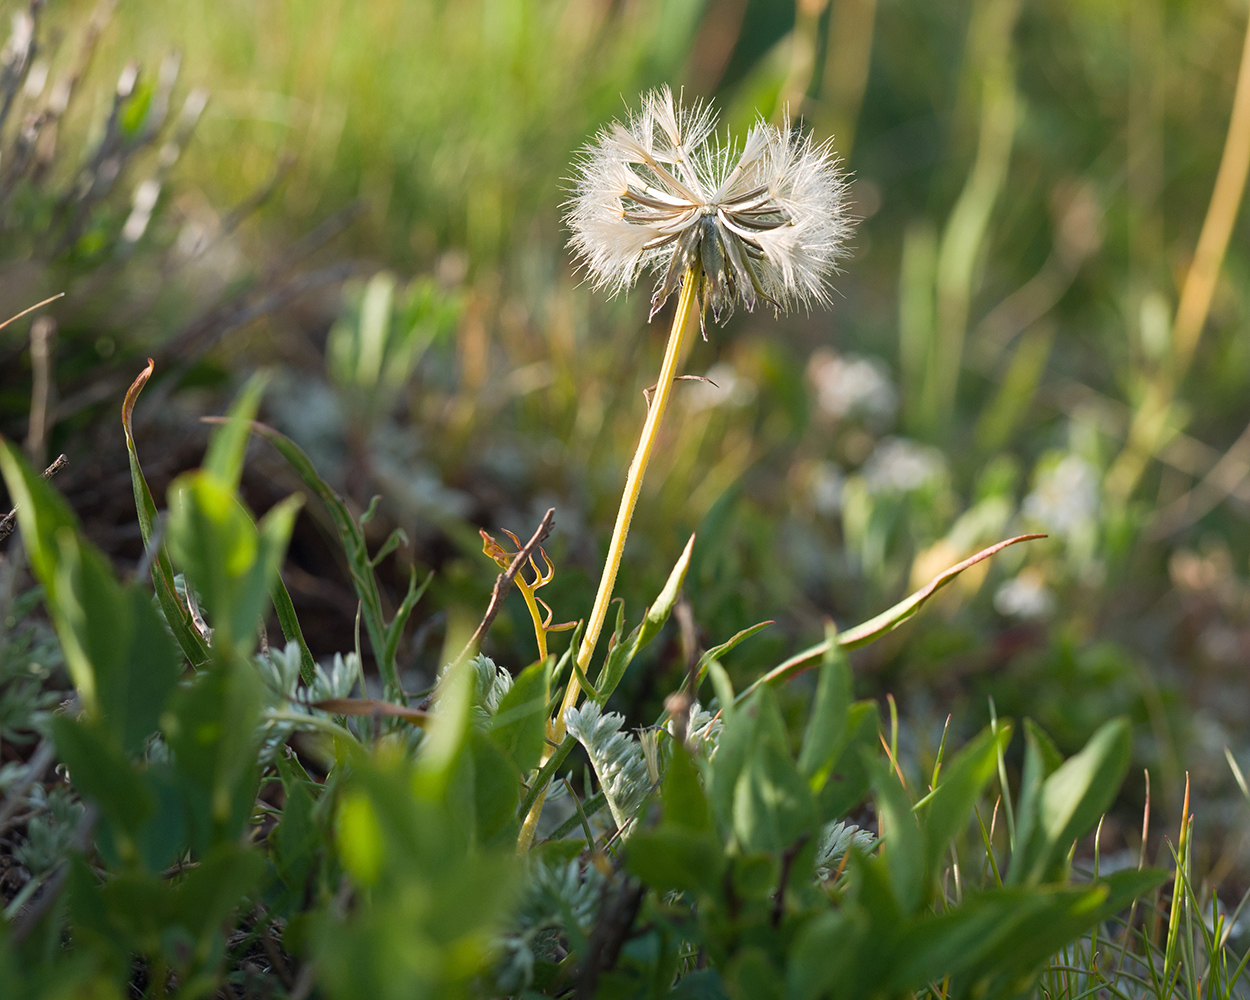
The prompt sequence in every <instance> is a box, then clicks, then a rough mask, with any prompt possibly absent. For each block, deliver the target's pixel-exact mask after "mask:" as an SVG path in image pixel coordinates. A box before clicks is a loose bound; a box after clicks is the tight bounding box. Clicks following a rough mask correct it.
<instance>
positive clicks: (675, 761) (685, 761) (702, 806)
mask: <svg viewBox="0 0 1250 1000" xmlns="http://www.w3.org/2000/svg"><path fill="white" fill-rule="evenodd" d="M661 789H662V790H661V798H662V800H663V802H664V822H665V824H673V825H676V826H680V827H683V828H685V829H688V830H710V829H711V828H712V817H711V813H710V810H709V808H708V801H707V796H706V795H705V794H704V793H703V785H702V784H701V782H700V780H699V770H698V768H697V767H695V763H694V760H693V759H692V758H691V756H690V752H689V751H688V750H687V749H686V748H685V747H684V746H681V745H677V744H675V745H674V746H673V755H672V759H670V760H669V763H668V767H667V769H665V771H664V780H663V784H662V786H661Z"/></svg>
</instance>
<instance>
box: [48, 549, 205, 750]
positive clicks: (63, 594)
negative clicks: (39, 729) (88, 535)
mask: <svg viewBox="0 0 1250 1000" xmlns="http://www.w3.org/2000/svg"><path fill="white" fill-rule="evenodd" d="M57 541H58V543H59V544H58V546H57V549H58V552H57V566H56V576H55V580H56V585H55V587H54V588H53V589H52V593H53V594H55V598H54V601H55V605H56V607H55V618H56V622H57V626H58V628H57V631H58V636H59V637H60V639H61V647H62V649H63V650H64V653H65V659H66V662H67V663H69V664H71V665H72V668H71V669H72V673H73V675H74V677H75V682H76V683H80V684H84V685H87V687H88V690H90V691H91V692H92V693H93V695H94V698H93V699H92V701H93V702H94V712H91V713H90V714H93V715H96V716H98V717H99V718H100V719H101V721H102V723H103V725H104V726H105V727H106V728H107V729H108V731H109V732H111V733H112V734H113V735H114V737H115V738H116V739H117V740H118V742H119V744H120V746H121V748H122V750H124V751H125V752H126V753H129V754H134V753H137V752H138V751H139V750H141V749H142V748H143V744H144V741H145V740H146V739H147V738H148V737H149V736H150V735H151V734H152V733H153V732H154V731H155V730H156V725H157V720H158V719H159V718H160V714H161V712H162V711H163V710H164V708H165V703H166V701H167V699H168V698H169V695H170V692H171V691H172V690H173V687H174V685H175V684H176V683H177V681H178V675H179V673H180V672H181V664H180V663H179V660H178V656H177V653H176V652H175V651H174V647H173V644H172V643H171V642H170V640H169V635H168V633H167V632H166V631H165V628H164V625H163V624H162V622H161V620H160V616H159V615H158V614H157V613H156V610H155V609H154V608H153V607H152V604H151V601H150V599H149V598H148V596H147V595H146V594H145V593H143V592H142V591H139V590H136V589H134V588H123V587H122V586H121V585H120V584H119V583H118V582H117V580H116V578H115V577H114V576H113V571H112V569H111V568H110V567H109V565H108V562H107V561H106V560H105V558H104V556H103V555H101V554H100V553H99V552H98V551H96V550H95V549H94V548H92V547H90V546H88V545H87V544H86V543H85V542H83V540H82V539H81V538H80V537H79V536H78V534H77V533H76V532H74V531H72V530H70V529H62V530H61V532H60V533H59V536H58V538H57ZM84 703H87V699H86V698H84Z"/></svg>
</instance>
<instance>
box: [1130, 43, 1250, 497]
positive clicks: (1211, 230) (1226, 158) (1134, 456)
mask: <svg viewBox="0 0 1250 1000" xmlns="http://www.w3.org/2000/svg"><path fill="white" fill-rule="evenodd" d="M1248 173H1250V22H1248V23H1247V25H1246V39H1245V43H1244V44H1243V46H1242V50H1241V66H1240V68H1239V69H1238V71H1237V90H1236V92H1235V93H1234V95H1233V110H1232V114H1231V115H1230V117H1229V122H1228V133H1227V135H1226V136H1225V139H1224V152H1223V155H1221V157H1220V166H1219V170H1218V171H1217V172H1216V175H1215V187H1214V188H1213V189H1212V191H1211V201H1210V203H1209V204H1208V206H1207V214H1206V218H1205V219H1203V221H1202V231H1201V232H1200V233H1199V235H1198V245H1197V247H1196V248H1195V249H1194V259H1193V261H1192V262H1191V263H1190V265H1189V271H1188V273H1187V274H1186V275H1185V284H1184V285H1183V286H1182V288H1181V300H1180V303H1179V304H1178V305H1177V307H1176V321H1175V323H1173V325H1172V367H1171V371H1163V372H1160V373H1159V375H1158V376H1157V378H1156V380H1155V382H1154V383H1153V384H1152V385H1151V386H1150V387H1149V390H1148V392H1147V394H1146V398H1145V400H1143V402H1142V405H1141V406H1140V407H1139V408H1138V410H1137V413H1136V414H1135V416H1134V419H1133V425H1132V427H1131V428H1130V429H1129V436H1128V442H1127V443H1126V444H1125V446H1124V451H1123V452H1121V453H1120V455H1119V457H1118V458H1117V459H1116V461H1115V464H1114V465H1113V466H1112V468H1111V471H1110V472H1108V474H1107V481H1108V487H1109V489H1111V490H1112V492H1113V493H1114V495H1117V496H1118V497H1120V498H1121V499H1123V500H1127V499H1128V497H1129V496H1130V495H1131V494H1132V492H1133V489H1134V488H1135V487H1136V485H1137V482H1138V480H1139V479H1140V478H1141V475H1142V473H1143V472H1144V471H1145V467H1146V462H1147V461H1148V460H1149V458H1150V457H1151V456H1152V455H1153V454H1154V452H1155V451H1156V450H1158V447H1159V443H1160V441H1161V439H1162V438H1163V437H1164V434H1165V430H1166V427H1167V417H1168V414H1169V413H1170V411H1171V407H1172V398H1173V396H1174V395H1175V392H1176V388H1177V386H1179V385H1180V383H1181V382H1183V381H1184V378H1185V375H1186V373H1187V372H1188V371H1189V366H1190V364H1191V362H1192V361H1193V357H1194V351H1195V350H1196V349H1197V346H1198V341H1199V339H1200V338H1201V337H1202V330H1203V327H1204V326H1205V325H1206V321H1207V314H1208V312H1209V311H1210V309H1211V297H1212V295H1214V293H1215V283H1216V281H1217V280H1218V278H1219V276H1220V267H1221V266H1222V264H1223V263H1224V254H1225V251H1226V250H1227V249H1228V241H1229V238H1230V237H1231V235H1232V232H1233V225H1234V224H1235V223H1236V221H1237V212H1238V210H1239V208H1240V206H1241V198H1242V195H1243V194H1244V192H1245V189H1246V176H1247V174H1248Z"/></svg>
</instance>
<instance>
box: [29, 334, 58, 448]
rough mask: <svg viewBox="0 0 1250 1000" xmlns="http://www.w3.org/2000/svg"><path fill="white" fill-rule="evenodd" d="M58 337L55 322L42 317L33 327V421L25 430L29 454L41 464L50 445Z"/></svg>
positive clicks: (31, 399) (31, 353)
mask: <svg viewBox="0 0 1250 1000" xmlns="http://www.w3.org/2000/svg"><path fill="white" fill-rule="evenodd" d="M55 336H56V320H54V319H53V318H52V317H51V316H40V317H39V318H38V319H37V320H35V322H34V323H32V324H31V327H30V367H31V388H30V420H29V422H28V423H27V427H26V454H27V455H29V456H30V458H31V461H33V462H42V461H43V460H44V457H45V452H46V449H47V443H48V410H49V409H50V407H51V403H52V393H53V390H54V388H55V387H54V385H53V375H52V342H53V337H55Z"/></svg>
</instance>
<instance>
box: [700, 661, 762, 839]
mask: <svg viewBox="0 0 1250 1000" xmlns="http://www.w3.org/2000/svg"><path fill="white" fill-rule="evenodd" d="M724 674H725V672H724V670H723V669H722V668H721V666H720V664H718V663H713V664H712V682H713V683H714V684H715V685H716V686H717V690H718V692H728V693H729V694H730V695H732V691H731V690H730V689H729V687H728V685H729V678H728V677H727V676H724ZM723 704H724V703H723V702H722V705H723ZM729 704H730V706H732V705H733V702H732V701H731V702H729ZM724 711H725V717H724V719H725V728H724V729H723V730H722V731H721V735H720V743H719V744H718V745H717V748H716V756H715V757H713V758H712V761H711V763H710V764H709V765H708V772H707V793H708V800H709V801H710V802H711V805H712V815H713V816H714V817H715V819H716V825H717V828H718V829H719V830H720V833H721V836H722V837H723V838H725V839H728V838H729V837H731V836H732V835H733V828H734V819H733V816H734V792H735V789H736V788H737V786H738V778H739V776H740V775H741V774H742V770H743V768H744V767H745V766H746V763H747V760H748V759H749V757H750V753H751V749H752V747H753V745H754V743H755V730H756V729H757V721H756V719H757V713H755V712H751V711H749V710H748V708H747V707H746V706H744V707H741V708H737V709H735V708H732V707H730V708H727V709H725V710H724Z"/></svg>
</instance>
